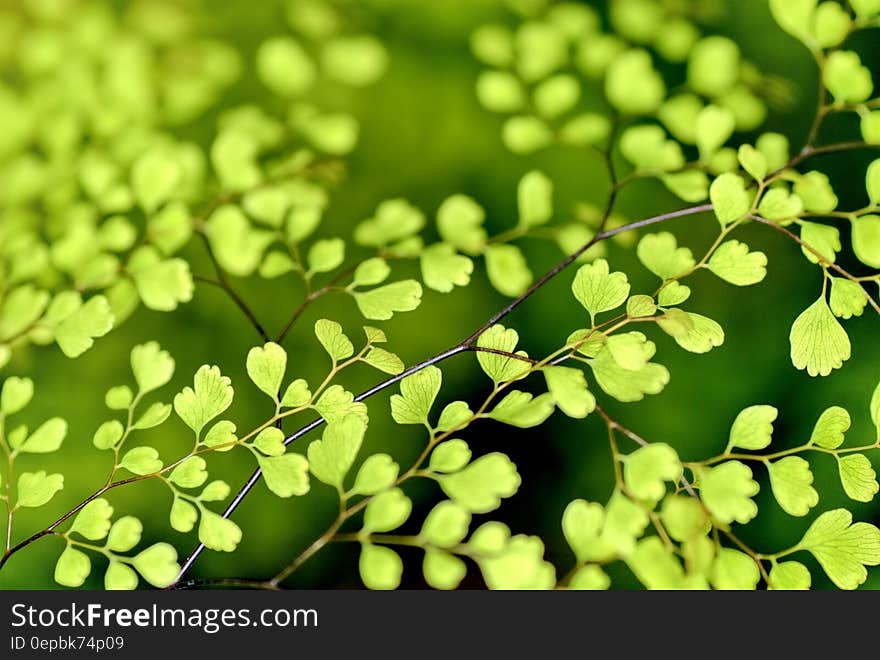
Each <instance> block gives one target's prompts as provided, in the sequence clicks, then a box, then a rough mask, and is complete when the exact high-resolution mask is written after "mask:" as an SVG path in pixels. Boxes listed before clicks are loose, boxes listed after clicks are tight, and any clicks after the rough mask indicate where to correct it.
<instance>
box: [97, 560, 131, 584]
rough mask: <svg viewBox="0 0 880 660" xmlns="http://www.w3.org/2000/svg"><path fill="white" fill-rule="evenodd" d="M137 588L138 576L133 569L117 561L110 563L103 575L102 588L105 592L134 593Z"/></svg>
mask: <svg viewBox="0 0 880 660" xmlns="http://www.w3.org/2000/svg"><path fill="white" fill-rule="evenodd" d="M137 586H138V576H137V573H135V572H134V569H132V568H130V567H129V566H127V565H126V564H123V563H121V562H118V561H111V562H110V564H109V565H108V566H107V572H106V573H104V588H105V589H106V590H107V591H134V590H135V589H137Z"/></svg>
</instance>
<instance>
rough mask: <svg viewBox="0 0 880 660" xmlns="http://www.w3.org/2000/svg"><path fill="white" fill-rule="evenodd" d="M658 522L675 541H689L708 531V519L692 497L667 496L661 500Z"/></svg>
mask: <svg viewBox="0 0 880 660" xmlns="http://www.w3.org/2000/svg"><path fill="white" fill-rule="evenodd" d="M660 520H661V521H662V522H663V526H664V527H665V528H666V531H667V532H669V535H670V536H671V537H672V538H674V539H675V540H676V541H689V540H691V539H694V538H695V537H697V536H700V535H705V534H706V532H707V531H708V529H709V527H708V522H709V521H708V519H707V517H706V514H705V512H704V511H703V507H702V506H701V505H700V503H699V502H698V501H697V500H696V499H694V498H693V497H685V496H684V495H669V496H667V497H666V498H664V499H663V507H662V509H661V511H660Z"/></svg>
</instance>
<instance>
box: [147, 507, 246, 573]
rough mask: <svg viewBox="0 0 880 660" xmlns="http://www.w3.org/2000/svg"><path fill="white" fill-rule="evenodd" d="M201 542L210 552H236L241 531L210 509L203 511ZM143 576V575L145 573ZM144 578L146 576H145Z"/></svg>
mask: <svg viewBox="0 0 880 660" xmlns="http://www.w3.org/2000/svg"><path fill="white" fill-rule="evenodd" d="M199 541H201V542H202V543H203V544H204V545H205V547H206V548H208V549H209V550H216V551H217V552H234V551H235V549H236V548H237V547H238V544H239V543H240V542H241V529H240V528H239V526H238V525H236V524H235V523H234V522H232V521H231V520H229V519H227V518H223V517H221V516H220V515H218V514H216V513H214V512H213V511H209V510H208V509H202V520H201V522H200V523H199ZM138 570H140V569H138ZM141 574H142V575H143V572H141ZM144 577H146V576H145V575H144ZM148 579H149V578H148Z"/></svg>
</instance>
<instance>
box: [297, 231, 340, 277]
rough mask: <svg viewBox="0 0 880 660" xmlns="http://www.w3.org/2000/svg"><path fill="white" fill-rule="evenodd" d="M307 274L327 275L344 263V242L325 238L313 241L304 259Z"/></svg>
mask: <svg viewBox="0 0 880 660" xmlns="http://www.w3.org/2000/svg"><path fill="white" fill-rule="evenodd" d="M306 259H307V261H308V264H309V273H310V274H311V273H329V272H330V271H331V270H335V269H336V268H338V267H339V266H341V265H342V262H343V261H345V241H343V240H342V239H341V238H325V239H321V240H319V241H315V242H314V243H313V244H312V246H311V247H310V248H309V253H308V256H307V257H306Z"/></svg>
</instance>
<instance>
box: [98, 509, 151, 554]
mask: <svg viewBox="0 0 880 660" xmlns="http://www.w3.org/2000/svg"><path fill="white" fill-rule="evenodd" d="M143 531H144V526H143V524H141V521H140V520H138V519H137V518H135V517H134V516H123V517H122V518H119V519H118V520H117V521H116V522H114V523H113V526H112V527H110V533H109V534H108V535H107V549H108V550H112V551H114V552H128V551H129V550H131V549H132V548H134V547H135V546H136V545H137V544H138V543H140V542H141V534H142V533H143Z"/></svg>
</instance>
